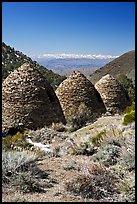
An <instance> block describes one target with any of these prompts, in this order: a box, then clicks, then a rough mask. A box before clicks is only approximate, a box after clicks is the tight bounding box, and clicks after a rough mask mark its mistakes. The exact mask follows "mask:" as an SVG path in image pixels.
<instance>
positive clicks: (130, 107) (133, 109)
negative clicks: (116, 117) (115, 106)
mask: <svg viewBox="0 0 137 204" xmlns="http://www.w3.org/2000/svg"><path fill="white" fill-rule="evenodd" d="M132 111H135V103H132V104H131V106H127V107H126V109H125V110H124V113H125V114H128V113H130V112H132Z"/></svg>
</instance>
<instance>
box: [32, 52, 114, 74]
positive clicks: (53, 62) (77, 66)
mask: <svg viewBox="0 0 137 204" xmlns="http://www.w3.org/2000/svg"><path fill="white" fill-rule="evenodd" d="M116 57H118V56H111V55H82V54H81V55H80V54H44V55H40V56H33V57H32V59H33V60H35V61H37V62H38V63H39V64H40V65H42V66H45V67H47V68H48V69H51V70H52V71H54V72H55V73H58V74H60V75H66V76H68V75H70V73H71V72H72V71H74V70H79V71H81V72H82V73H83V74H85V75H86V76H89V75H90V74H91V73H93V72H94V71H95V70H96V69H98V68H100V67H102V66H103V65H105V64H106V63H108V62H110V61H112V60H113V59H115V58H116Z"/></svg>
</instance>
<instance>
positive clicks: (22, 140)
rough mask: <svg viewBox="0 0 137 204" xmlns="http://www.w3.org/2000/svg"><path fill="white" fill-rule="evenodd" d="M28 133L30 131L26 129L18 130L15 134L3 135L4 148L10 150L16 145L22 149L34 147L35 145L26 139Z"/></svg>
mask: <svg viewBox="0 0 137 204" xmlns="http://www.w3.org/2000/svg"><path fill="white" fill-rule="evenodd" d="M27 133H28V131H24V133H22V132H19V131H18V132H17V133H16V134H14V135H7V136H6V137H3V138H2V148H3V150H5V151H8V150H11V149H14V148H16V147H21V148H22V149H23V148H24V149H25V148H30V147H32V146H33V145H32V144H30V143H29V142H28V141H27V140H26V135H27Z"/></svg>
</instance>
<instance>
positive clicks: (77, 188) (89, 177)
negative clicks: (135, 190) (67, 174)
mask: <svg viewBox="0 0 137 204" xmlns="http://www.w3.org/2000/svg"><path fill="white" fill-rule="evenodd" d="M82 168H83V169H84V172H87V171H85V168H88V167H87V166H83V167H81V168H80V169H79V171H81V172H82ZM87 170H88V173H78V174H77V176H75V178H72V179H70V180H68V181H66V183H65V189H66V190H67V191H69V192H71V193H72V194H74V195H76V196H79V195H80V196H82V197H84V198H93V199H97V200H99V199H101V198H104V197H108V196H110V195H112V194H113V193H114V192H116V186H115V181H116V180H115V178H114V176H113V175H112V174H111V173H110V172H109V171H108V170H106V168H104V167H101V166H100V167H99V165H93V166H92V165H91V166H89V168H88V169H87Z"/></svg>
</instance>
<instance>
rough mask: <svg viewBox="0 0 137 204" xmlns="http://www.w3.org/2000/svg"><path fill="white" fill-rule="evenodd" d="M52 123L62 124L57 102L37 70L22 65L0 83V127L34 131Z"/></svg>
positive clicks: (50, 88)
mask: <svg viewBox="0 0 137 204" xmlns="http://www.w3.org/2000/svg"><path fill="white" fill-rule="evenodd" d="M52 122H55V123H56V122H62V123H65V117H64V115H63V111H62V109H61V106H60V103H59V100H58V98H57V97H56V94H55V92H54V90H53V88H52V87H51V86H50V84H49V83H48V82H47V81H45V79H44V78H43V76H42V75H41V73H40V72H39V71H38V69H37V68H36V67H33V66H32V65H31V64H29V63H25V64H23V65H22V66H21V67H19V68H18V69H17V70H15V71H14V72H12V73H11V74H10V75H9V76H8V77H7V78H6V79H5V80H4V82H3V84H2V127H3V128H5V129H8V128H11V127H15V126H17V125H18V124H23V126H24V127H26V128H28V129H34V130H35V129H38V128H41V127H44V126H48V125H50V124H52Z"/></svg>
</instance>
